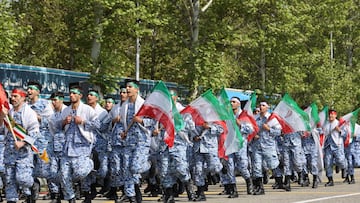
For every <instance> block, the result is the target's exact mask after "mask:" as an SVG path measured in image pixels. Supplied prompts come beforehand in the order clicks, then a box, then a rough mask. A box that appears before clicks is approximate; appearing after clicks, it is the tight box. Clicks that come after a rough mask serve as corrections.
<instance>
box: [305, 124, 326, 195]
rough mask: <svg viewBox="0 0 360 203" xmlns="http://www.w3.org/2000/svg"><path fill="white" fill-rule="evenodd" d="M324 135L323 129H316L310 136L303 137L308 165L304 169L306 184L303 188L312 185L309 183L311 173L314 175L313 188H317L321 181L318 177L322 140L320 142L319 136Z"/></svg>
mask: <svg viewBox="0 0 360 203" xmlns="http://www.w3.org/2000/svg"><path fill="white" fill-rule="evenodd" d="M321 133H322V129H321V128H314V129H313V130H312V132H311V134H310V135H307V136H302V140H301V141H302V147H303V150H304V154H305V159H306V163H305V167H304V177H305V178H304V184H303V185H302V186H308V185H309V184H310V183H309V182H310V181H309V177H308V174H309V172H310V173H311V174H312V175H313V184H312V188H317V187H318V184H319V181H318V178H319V177H318V176H319V170H320V169H319V167H318V165H319V164H318V163H319V159H320V158H321V157H320V154H319V150H322V149H319V147H321V146H320V144H319V142H320V140H319V135H320V134H321Z"/></svg>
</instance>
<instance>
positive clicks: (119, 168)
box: [106, 88, 128, 201]
mask: <svg viewBox="0 0 360 203" xmlns="http://www.w3.org/2000/svg"><path fill="white" fill-rule="evenodd" d="M127 98H128V96H127V90H126V88H120V102H119V103H118V104H116V105H115V106H114V107H113V108H112V109H111V111H110V113H109V115H110V117H111V119H112V125H113V127H112V131H111V137H110V144H111V153H110V161H109V173H110V191H109V192H108V193H107V195H106V196H107V197H108V198H110V199H112V198H113V199H115V201H117V199H118V196H117V193H116V192H117V189H118V187H119V188H120V189H121V190H122V192H123V194H122V196H121V197H120V198H119V201H122V199H123V198H125V197H126V196H125V193H124V176H123V175H124V172H123V155H124V147H125V140H123V139H121V136H120V134H121V132H124V131H125V129H124V126H123V123H122V122H120V120H121V119H120V109H121V104H122V103H124V102H125V101H126V100H127Z"/></svg>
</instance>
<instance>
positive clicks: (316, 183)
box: [312, 175, 319, 188]
mask: <svg viewBox="0 0 360 203" xmlns="http://www.w3.org/2000/svg"><path fill="white" fill-rule="evenodd" d="M318 185H319V181H318V176H317V175H313V185H312V188H317V187H318Z"/></svg>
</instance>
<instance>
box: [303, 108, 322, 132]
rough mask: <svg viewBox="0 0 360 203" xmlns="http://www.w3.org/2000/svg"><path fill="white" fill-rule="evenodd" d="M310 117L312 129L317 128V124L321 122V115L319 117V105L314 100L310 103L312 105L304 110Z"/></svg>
mask: <svg viewBox="0 0 360 203" xmlns="http://www.w3.org/2000/svg"><path fill="white" fill-rule="evenodd" d="M304 111H305V112H306V113H307V114H308V116H309V119H310V127H311V129H313V128H316V126H317V125H318V124H319V122H320V117H319V112H318V107H317V105H316V104H315V103H314V102H313V103H312V104H310V106H308V107H307V108H306V109H305V110H304Z"/></svg>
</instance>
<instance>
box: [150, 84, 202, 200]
mask: <svg viewBox="0 0 360 203" xmlns="http://www.w3.org/2000/svg"><path fill="white" fill-rule="evenodd" d="M170 94H171V95H172V99H173V100H174V103H175V104H176V108H177V110H178V111H179V112H180V111H181V110H182V109H184V107H183V106H182V105H181V104H180V103H179V102H177V92H176V91H175V90H173V89H172V90H170ZM183 121H184V128H183V129H182V130H181V131H179V132H176V133H175V140H174V146H173V147H171V148H169V147H168V146H167V145H166V144H165V142H164V130H161V129H160V128H159V127H158V126H157V125H158V124H156V125H154V126H155V129H154V131H153V135H154V136H156V138H157V140H158V141H159V144H158V146H159V153H160V154H159V158H160V160H159V162H160V163H159V165H160V166H159V168H160V177H161V185H162V187H163V188H164V190H165V196H164V202H174V201H175V200H174V195H175V194H174V191H173V186H174V185H175V184H176V183H177V180H180V181H181V182H182V183H183V184H184V186H185V189H186V192H187V196H188V200H189V201H194V200H195V194H194V191H193V188H192V181H191V175H190V168H189V161H188V159H187V158H188V157H187V149H188V146H189V145H192V143H191V141H190V136H189V134H192V133H195V130H196V129H195V123H194V121H193V120H192V117H191V115H190V114H185V115H183Z"/></svg>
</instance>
